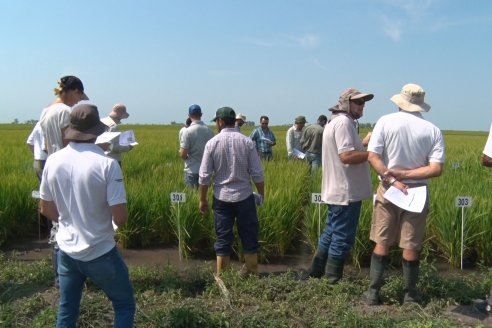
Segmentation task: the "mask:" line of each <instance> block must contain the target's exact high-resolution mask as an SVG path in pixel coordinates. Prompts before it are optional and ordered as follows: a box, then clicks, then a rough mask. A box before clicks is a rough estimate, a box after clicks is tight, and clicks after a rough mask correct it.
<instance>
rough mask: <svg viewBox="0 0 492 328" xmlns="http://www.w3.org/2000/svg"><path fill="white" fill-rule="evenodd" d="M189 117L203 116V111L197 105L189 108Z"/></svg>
mask: <svg viewBox="0 0 492 328" xmlns="http://www.w3.org/2000/svg"><path fill="white" fill-rule="evenodd" d="M188 114H189V115H202V109H201V108H200V106H198V105H197V104H193V105H191V106H190V108H188Z"/></svg>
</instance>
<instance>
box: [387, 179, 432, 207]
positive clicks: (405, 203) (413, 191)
mask: <svg viewBox="0 0 492 328" xmlns="http://www.w3.org/2000/svg"><path fill="white" fill-rule="evenodd" d="M407 192H408V194H407V195H405V194H404V193H403V192H401V191H400V190H399V189H397V188H395V187H389V189H388V190H386V192H385V193H384V198H385V199H387V200H388V201H390V202H392V203H393V204H395V205H396V206H398V207H399V208H402V209H404V210H407V211H409V212H415V213H421V212H422V210H423V209H424V206H425V201H426V199H427V186H422V187H415V188H408V189H407Z"/></svg>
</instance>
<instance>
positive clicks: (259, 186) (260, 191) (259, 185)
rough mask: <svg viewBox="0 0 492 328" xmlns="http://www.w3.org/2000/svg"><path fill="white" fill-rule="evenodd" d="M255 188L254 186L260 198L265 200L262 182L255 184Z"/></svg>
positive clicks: (263, 183)
mask: <svg viewBox="0 0 492 328" xmlns="http://www.w3.org/2000/svg"><path fill="white" fill-rule="evenodd" d="M255 186H256V190H257V191H258V193H259V194H260V195H261V197H263V199H265V182H264V181H261V182H255Z"/></svg>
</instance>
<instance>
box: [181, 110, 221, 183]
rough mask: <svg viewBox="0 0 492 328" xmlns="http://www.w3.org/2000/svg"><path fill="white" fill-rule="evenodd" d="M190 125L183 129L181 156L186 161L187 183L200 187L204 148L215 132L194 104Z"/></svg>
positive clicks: (189, 112) (190, 112)
mask: <svg viewBox="0 0 492 328" xmlns="http://www.w3.org/2000/svg"><path fill="white" fill-rule="evenodd" d="M188 117H189V118H190V119H191V124H190V126H189V127H188V128H187V129H186V130H185V131H183V134H182V135H181V138H180V140H179V147H180V149H179V157H181V159H182V160H184V161H185V168H184V171H185V178H184V179H185V184H186V185H187V186H189V187H192V188H198V171H199V170H200V164H201V162H202V157H203V150H204V149H205V144H206V143H207V141H209V140H210V139H212V137H213V136H214V132H213V131H212V130H211V129H210V128H209V127H208V126H206V125H205V123H203V122H202V109H201V108H200V106H198V105H196V104H193V105H191V106H190V107H189V108H188Z"/></svg>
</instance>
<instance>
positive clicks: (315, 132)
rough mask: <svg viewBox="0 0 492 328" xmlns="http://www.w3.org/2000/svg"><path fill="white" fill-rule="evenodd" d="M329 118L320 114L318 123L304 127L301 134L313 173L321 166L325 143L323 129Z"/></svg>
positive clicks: (302, 143) (302, 144) (303, 148)
mask: <svg viewBox="0 0 492 328" xmlns="http://www.w3.org/2000/svg"><path fill="white" fill-rule="evenodd" d="M326 122H328V118H327V117H326V116H325V115H320V116H319V117H318V120H317V121H316V124H312V125H309V126H308V127H306V128H305V129H304V131H303V132H302V136H301V140H300V143H301V148H302V150H303V151H304V153H305V154H306V157H304V159H305V160H306V162H308V164H309V167H310V168H311V173H313V172H315V171H316V170H317V169H318V168H319V167H320V166H321V153H322V144H323V131H324V129H325V125H326Z"/></svg>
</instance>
